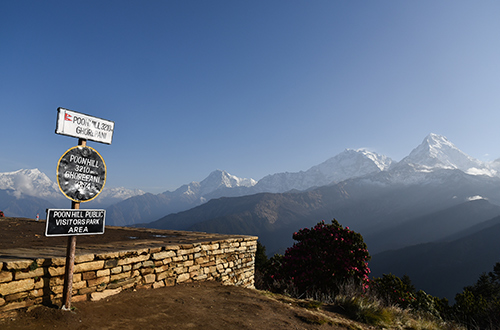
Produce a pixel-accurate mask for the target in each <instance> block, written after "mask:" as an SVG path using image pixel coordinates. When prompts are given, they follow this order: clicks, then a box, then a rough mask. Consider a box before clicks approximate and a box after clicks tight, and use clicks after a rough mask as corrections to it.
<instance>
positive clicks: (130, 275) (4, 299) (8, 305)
mask: <svg viewBox="0 0 500 330" xmlns="http://www.w3.org/2000/svg"><path fill="white" fill-rule="evenodd" d="M256 240H257V238H256V237H251V236H247V237H240V238H228V239H225V240H220V241H213V242H201V243H192V244H176V245H166V246H156V247H150V248H141V249H136V250H127V251H116V252H97V253H83V254H82V253H81V252H80V251H79V250H77V255H76V256H75V266H74V274H73V288H72V289H73V292H72V301H73V302H77V301H85V300H92V301H96V300H100V299H103V298H105V297H108V296H110V295H114V294H117V293H119V292H121V291H122V290H126V289H131V288H137V289H143V288H161V287H165V286H173V285H176V284H179V283H184V282H193V281H220V282H221V283H223V284H225V285H237V286H242V287H249V288H251V287H253V285H254V264H255V253H256V251H257V241H256ZM65 261H66V258H64V257H54V258H45V259H44V258H37V259H33V260H31V259H12V260H9V259H3V260H0V317H1V316H2V314H5V313H6V312H9V311H14V310H17V309H21V308H26V307H29V306H33V305H40V304H43V305H49V304H55V305H59V304H61V300H62V295H63V290H64V272H65Z"/></svg>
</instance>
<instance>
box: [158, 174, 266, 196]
mask: <svg viewBox="0 0 500 330" xmlns="http://www.w3.org/2000/svg"><path fill="white" fill-rule="evenodd" d="M256 183H257V181H255V180H254V179H246V178H239V177H237V176H235V175H231V174H229V173H227V172H226V171H221V170H215V171H213V172H212V173H210V174H209V175H208V176H207V177H206V178H205V179H203V180H202V181H201V182H196V181H193V182H191V183H189V184H185V185H183V186H181V187H179V188H177V189H176V190H175V191H174V192H170V191H166V192H164V194H167V195H186V196H194V197H199V198H201V197H203V196H204V195H207V194H209V193H211V192H213V191H216V190H217V189H220V188H236V187H252V186H254V185H255V184H256Z"/></svg>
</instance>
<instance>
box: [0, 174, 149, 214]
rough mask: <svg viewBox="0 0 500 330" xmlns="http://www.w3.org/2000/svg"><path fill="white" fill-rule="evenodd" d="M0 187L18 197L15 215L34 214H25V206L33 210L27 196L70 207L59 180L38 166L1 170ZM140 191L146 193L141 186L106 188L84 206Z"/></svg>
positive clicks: (92, 205)
mask: <svg viewBox="0 0 500 330" xmlns="http://www.w3.org/2000/svg"><path fill="white" fill-rule="evenodd" d="M0 190H3V191H4V193H5V194H7V195H10V196H12V197H15V198H16V199H17V201H16V204H18V207H17V209H16V213H15V215H16V216H26V217H32V216H33V214H32V213H33V212H32V211H30V212H27V213H26V214H23V213H22V210H23V208H25V209H26V210H28V209H30V207H28V206H27V205H24V204H23V200H24V201H25V202H26V203H31V204H32V203H33V199H30V198H27V196H29V197H34V198H37V199H41V200H45V201H47V202H48V204H47V205H46V206H45V208H48V207H54V206H55V207H60V208H68V207H69V206H70V205H71V204H70V202H69V200H68V199H67V198H66V197H64V195H63V194H62V193H61V191H60V190H59V187H58V186H57V183H55V182H53V181H52V180H50V178H49V177H48V176H47V175H46V174H45V173H43V172H41V171H40V170H39V169H37V168H35V169H21V170H17V171H14V172H4V173H0ZM141 194H144V191H142V190H139V189H134V190H132V189H127V188H123V187H119V188H108V187H104V189H103V191H102V192H101V194H99V196H98V197H97V198H96V199H95V200H92V201H91V202H89V203H87V204H85V207H88V206H90V207H105V206H108V205H111V204H114V203H117V202H119V201H122V200H124V199H127V198H130V197H132V196H136V195H141ZM0 202H2V201H0ZM0 204H3V203H0ZM39 204H43V201H39ZM23 205H24V206H23ZM0 206H1V207H3V208H4V209H7V208H8V205H0Z"/></svg>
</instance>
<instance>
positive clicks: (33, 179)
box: [0, 168, 59, 198]
mask: <svg viewBox="0 0 500 330" xmlns="http://www.w3.org/2000/svg"><path fill="white" fill-rule="evenodd" d="M0 189H9V190H14V191H15V194H16V196H18V197H19V196H20V194H21V193H22V194H25V195H30V196H36V197H41V198H50V197H52V198H53V197H58V196H59V188H58V187H57V184H55V183H54V182H52V181H51V180H50V179H49V177H48V176H47V175H45V174H44V173H42V172H40V170H38V169H37V168H35V169H22V170H17V171H14V172H5V173H0Z"/></svg>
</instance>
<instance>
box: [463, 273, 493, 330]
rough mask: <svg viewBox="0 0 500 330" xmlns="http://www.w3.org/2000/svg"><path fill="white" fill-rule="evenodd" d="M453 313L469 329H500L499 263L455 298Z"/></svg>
mask: <svg viewBox="0 0 500 330" xmlns="http://www.w3.org/2000/svg"><path fill="white" fill-rule="evenodd" d="M453 312H454V316H455V317H456V319H457V320H458V321H459V322H461V323H462V324H464V325H466V326H467V327H468V328H470V329H500V263H496V265H495V266H494V268H493V272H489V273H488V274H486V273H483V274H482V275H481V276H480V277H479V279H478V281H477V282H476V284H474V285H472V286H468V287H465V288H464V291H463V292H462V293H459V294H457V295H456V296H455V305H454V306H453Z"/></svg>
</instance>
